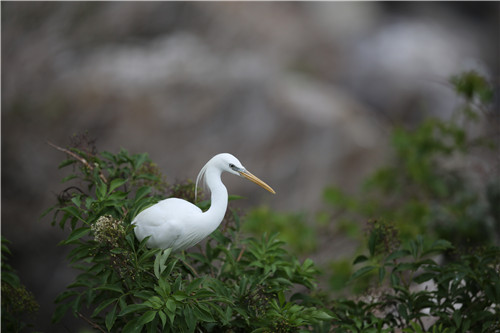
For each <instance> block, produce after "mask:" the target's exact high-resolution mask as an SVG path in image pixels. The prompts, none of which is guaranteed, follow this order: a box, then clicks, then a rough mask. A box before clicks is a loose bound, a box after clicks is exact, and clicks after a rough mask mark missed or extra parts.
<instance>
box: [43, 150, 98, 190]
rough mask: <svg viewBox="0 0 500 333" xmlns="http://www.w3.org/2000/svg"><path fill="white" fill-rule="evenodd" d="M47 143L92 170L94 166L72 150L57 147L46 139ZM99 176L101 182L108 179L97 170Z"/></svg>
mask: <svg viewBox="0 0 500 333" xmlns="http://www.w3.org/2000/svg"><path fill="white" fill-rule="evenodd" d="M47 144H49V145H50V146H52V147H53V148H55V149H57V150H59V151H62V152H63V153H66V154H68V155H69V156H71V157H73V158H74V159H75V160H77V161H79V162H80V163H82V164H83V165H85V166H86V167H87V168H89V169H90V170H94V167H93V166H92V165H91V164H90V163H89V162H87V160H86V159H84V158H83V157H81V156H78V155H77V154H75V153H73V152H72V151H70V150H68V149H66V148H62V147H59V146H57V145H55V144H53V143H52V142H50V141H47ZM99 177H100V178H101V179H102V181H103V182H105V183H108V180H107V179H106V177H105V176H104V174H103V173H102V172H101V171H99Z"/></svg>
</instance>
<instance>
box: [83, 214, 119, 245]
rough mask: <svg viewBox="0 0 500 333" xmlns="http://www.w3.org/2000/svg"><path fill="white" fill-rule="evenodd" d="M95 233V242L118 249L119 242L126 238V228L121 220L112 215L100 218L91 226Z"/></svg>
mask: <svg viewBox="0 0 500 333" xmlns="http://www.w3.org/2000/svg"><path fill="white" fill-rule="evenodd" d="M91 229H92V231H93V232H94V240H95V241H96V242H98V243H100V244H103V245H110V246H111V247H113V248H115V247H118V240H119V239H121V238H123V237H124V236H125V228H124V227H123V223H122V221H120V220H117V219H115V218H114V217H112V216H111V215H104V216H101V217H99V219H97V221H96V222H95V223H94V224H92V226H91Z"/></svg>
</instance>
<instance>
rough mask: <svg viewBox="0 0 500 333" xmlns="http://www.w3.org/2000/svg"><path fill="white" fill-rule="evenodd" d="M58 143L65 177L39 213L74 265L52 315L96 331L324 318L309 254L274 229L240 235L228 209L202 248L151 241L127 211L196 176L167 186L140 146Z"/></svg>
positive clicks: (227, 327)
mask: <svg viewBox="0 0 500 333" xmlns="http://www.w3.org/2000/svg"><path fill="white" fill-rule="evenodd" d="M57 148H58V149H59V150H62V151H64V152H65V153H66V154H67V155H68V159H67V160H66V161H64V162H63V163H62V164H61V167H68V166H73V173H72V174H71V175H70V176H68V177H66V178H65V181H71V182H72V185H71V186H69V187H68V188H67V189H66V190H65V191H63V195H61V196H60V200H59V204H58V205H57V206H54V207H52V208H50V209H49V210H48V211H47V212H46V213H49V212H53V213H54V215H53V224H58V225H59V226H60V227H61V228H64V229H67V228H68V227H69V229H70V231H71V232H70V234H69V235H68V236H67V238H66V239H65V240H64V241H62V242H61V244H62V245H64V246H71V247H72V250H71V252H70V254H69V260H70V261H71V263H72V265H73V266H74V267H76V268H78V269H79V270H80V271H81V273H80V274H79V275H78V276H77V277H76V280H75V281H74V283H72V284H71V285H69V286H68V287H67V290H66V291H65V292H63V293H62V294H61V295H60V296H59V297H58V298H57V300H56V302H57V303H58V307H57V310H56V312H55V314H54V318H53V319H54V321H58V320H60V319H61V318H62V317H63V316H64V315H65V313H66V312H67V311H68V310H69V311H71V312H72V313H73V314H74V315H75V316H78V317H80V318H82V319H84V320H85V321H87V322H88V323H89V324H90V325H91V326H92V327H93V328H94V329H97V330H99V331H103V332H106V331H112V332H119V331H121V332H158V331H161V332H194V331H203V332H224V331H226V332H250V331H255V332H298V331H307V330H308V329H310V328H311V327H313V325H316V324H318V323H319V322H322V321H325V320H329V319H331V317H330V315H329V314H328V313H327V311H325V310H323V309H321V305H320V303H319V301H317V300H315V302H313V301H312V300H314V298H313V297H311V296H310V295H309V294H310V291H311V290H314V288H315V280H314V275H315V274H316V269H315V267H314V265H313V262H312V261H311V260H305V261H304V262H299V260H298V259H297V258H295V257H293V256H290V255H289V254H288V253H287V251H285V250H284V249H283V245H284V243H283V242H281V241H278V240H277V238H276V235H274V234H272V235H264V236H262V237H261V238H259V239H255V238H248V239H242V237H241V236H240V233H239V229H240V219H239V216H238V214H236V213H235V212H234V211H230V212H229V213H228V214H227V216H226V218H225V220H224V221H223V225H222V227H221V228H219V230H217V231H215V232H214V233H213V234H212V235H211V237H210V238H209V240H208V241H207V242H206V243H205V244H204V246H198V247H197V248H195V249H194V250H190V251H189V252H187V253H184V252H182V253H175V254H174V253H171V252H170V250H169V249H168V250H159V249H148V248H147V247H146V245H145V244H146V240H143V241H142V242H140V243H139V242H138V241H137V239H136V238H135V236H134V233H133V226H132V225H131V224H130V222H131V221H132V219H133V217H134V216H136V215H137V214H138V213H139V212H140V211H141V210H142V209H144V208H146V207H148V206H149V205H151V204H153V203H155V202H157V201H158V200H159V199H160V197H165V196H168V195H169V194H175V195H176V196H182V197H184V198H185V199H187V200H192V199H193V197H194V190H193V186H192V185H193V184H192V183H187V184H177V185H174V186H169V185H168V184H167V183H166V181H164V177H162V176H161V174H160V173H159V172H158V170H157V168H156V167H155V166H154V164H152V163H151V161H150V160H149V158H148V157H147V155H146V154H136V155H130V154H129V153H127V152H126V151H125V150H122V151H120V152H119V153H118V154H111V153H108V152H103V153H101V154H97V153H95V151H94V150H91V149H82V148H70V149H64V148H60V147H57ZM162 179H163V181H161V180H162ZM158 183H160V184H163V186H160V187H158V185H157V184H158ZM155 186H156V187H155ZM200 205H201V206H202V207H205V206H207V205H208V203H207V202H202V203H201V204H200ZM292 290H294V291H295V292H292ZM298 291H302V293H301V292H298ZM304 292H305V293H304ZM318 306H319V307H318Z"/></svg>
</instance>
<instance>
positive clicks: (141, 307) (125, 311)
mask: <svg viewBox="0 0 500 333" xmlns="http://www.w3.org/2000/svg"><path fill="white" fill-rule="evenodd" d="M145 309H149V307H148V306H147V305H146V304H129V305H127V306H126V307H125V308H124V309H123V310H122V311H121V312H120V314H119V316H120V317H121V316H125V315H128V314H129V313H132V312H137V311H141V310H145Z"/></svg>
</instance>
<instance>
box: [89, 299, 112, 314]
mask: <svg viewBox="0 0 500 333" xmlns="http://www.w3.org/2000/svg"><path fill="white" fill-rule="evenodd" d="M116 301H117V298H111V299H107V300H104V301H103V302H102V303H101V304H99V306H98V307H97V308H96V309H95V310H94V312H93V313H92V317H95V316H97V315H98V314H99V313H100V312H101V311H102V310H104V309H105V308H107V307H108V306H110V305H111V304H113V303H114V302H116Z"/></svg>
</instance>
